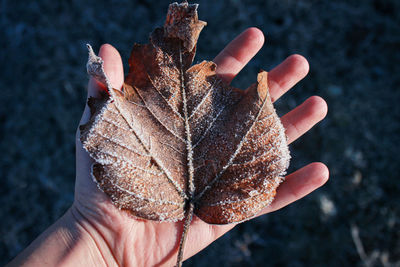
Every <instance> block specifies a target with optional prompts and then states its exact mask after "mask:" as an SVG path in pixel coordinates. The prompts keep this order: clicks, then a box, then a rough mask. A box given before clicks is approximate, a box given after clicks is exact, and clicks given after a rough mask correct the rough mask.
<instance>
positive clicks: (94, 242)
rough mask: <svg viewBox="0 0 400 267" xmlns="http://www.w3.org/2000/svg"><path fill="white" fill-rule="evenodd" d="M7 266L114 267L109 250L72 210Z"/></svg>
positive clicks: (76, 212) (87, 223) (81, 217)
mask: <svg viewBox="0 0 400 267" xmlns="http://www.w3.org/2000/svg"><path fill="white" fill-rule="evenodd" d="M8 266H117V264H116V262H115V260H114V257H113V255H112V253H111V250H110V249H109V248H108V246H107V244H106V243H105V242H104V240H102V237H101V236H100V235H99V234H98V233H96V230H95V229H93V227H91V225H90V223H89V222H87V221H86V220H85V218H84V217H83V216H81V215H80V214H79V211H78V210H77V209H76V208H75V207H74V206H72V207H71V208H70V209H69V210H68V211H67V212H66V213H65V214H64V215H63V216H62V217H61V218H60V219H59V220H57V221H56V222H55V223H54V224H53V225H52V226H50V227H49V228H48V229H47V230H46V231H45V232H43V233H42V234H41V235H40V236H39V237H38V238H37V239H36V240H34V241H33V242H32V243H31V244H30V245H29V246H28V247H27V248H26V249H25V250H24V251H23V252H21V253H20V254H19V255H18V256H17V257H16V258H15V259H14V260H13V261H12V262H10V263H9V265H8Z"/></svg>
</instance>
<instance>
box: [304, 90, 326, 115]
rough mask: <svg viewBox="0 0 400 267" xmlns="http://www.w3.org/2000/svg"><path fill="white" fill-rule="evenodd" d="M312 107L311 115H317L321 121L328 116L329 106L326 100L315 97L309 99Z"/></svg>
mask: <svg viewBox="0 0 400 267" xmlns="http://www.w3.org/2000/svg"><path fill="white" fill-rule="evenodd" d="M307 101H308V102H309V105H310V107H311V108H310V113H311V114H315V116H317V117H318V119H319V120H322V119H323V118H325V116H326V115H327V114H328V104H327V103H326V101H325V99H323V98H322V97H320V96H317V95H314V96H311V97H309V98H308V99H307Z"/></svg>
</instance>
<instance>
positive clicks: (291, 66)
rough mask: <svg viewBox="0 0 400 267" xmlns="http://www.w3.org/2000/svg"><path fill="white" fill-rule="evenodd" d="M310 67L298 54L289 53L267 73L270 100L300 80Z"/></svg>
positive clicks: (276, 97)
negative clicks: (289, 54)
mask: <svg viewBox="0 0 400 267" xmlns="http://www.w3.org/2000/svg"><path fill="white" fill-rule="evenodd" d="M309 69H310V67H309V65H308V62H307V60H306V59H305V58H304V57H303V56H300V55H291V56H290V57H288V58H287V59H285V60H284V61H283V62H282V63H281V64H279V65H278V66H277V67H275V68H274V69H272V70H271V71H270V72H269V73H268V87H269V92H270V95H271V100H272V102H274V101H276V100H277V99H278V98H279V97H281V96H282V95H283V94H284V93H285V92H287V91H288V90H289V89H290V88H292V87H293V86H294V85H295V84H296V83H298V82H299V81H300V80H302V79H303V78H304V77H305V76H306V75H307V73H308V71H309Z"/></svg>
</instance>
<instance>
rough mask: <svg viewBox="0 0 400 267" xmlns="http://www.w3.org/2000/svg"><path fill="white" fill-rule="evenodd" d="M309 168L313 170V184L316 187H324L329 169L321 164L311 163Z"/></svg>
mask: <svg viewBox="0 0 400 267" xmlns="http://www.w3.org/2000/svg"><path fill="white" fill-rule="evenodd" d="M309 166H310V168H312V169H313V173H314V175H313V176H314V177H315V181H314V182H315V183H316V184H318V186H322V185H324V184H325V183H326V182H327V181H328V179H329V169H328V167H327V166H326V165H325V164H324V163H322V162H313V163H311V164H310V165H309Z"/></svg>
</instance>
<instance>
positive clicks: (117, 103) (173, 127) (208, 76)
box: [81, 2, 290, 238]
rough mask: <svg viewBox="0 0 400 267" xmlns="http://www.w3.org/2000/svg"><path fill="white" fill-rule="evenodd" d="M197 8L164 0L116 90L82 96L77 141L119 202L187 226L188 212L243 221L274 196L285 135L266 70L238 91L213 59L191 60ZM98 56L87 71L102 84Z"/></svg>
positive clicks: (210, 219)
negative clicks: (84, 111)
mask: <svg viewBox="0 0 400 267" xmlns="http://www.w3.org/2000/svg"><path fill="white" fill-rule="evenodd" d="M196 9H197V5H190V4H188V3H187V2H184V3H181V4H177V3H173V4H171V5H170V7H169V11H168V15H167V19H166V22H165V25H164V27H163V28H157V29H155V30H154V31H153V33H152V34H151V35H150V40H149V43H148V44H135V45H134V46H133V49H132V53H131V56H130V59H129V65H130V70H129V73H128V75H127V77H126V78H125V83H124V85H123V87H122V89H121V90H116V89H112V88H109V89H108V91H109V92H108V94H103V95H102V97H100V98H90V99H89V103H88V104H89V107H90V109H91V118H90V121H89V122H88V123H87V124H85V125H82V126H81V140H82V143H83V146H84V148H85V149H86V150H87V151H88V153H89V154H90V156H91V157H92V158H93V159H94V160H95V163H94V165H93V167H92V175H93V178H94V181H95V182H96V183H97V184H98V186H99V188H100V189H101V190H103V191H104V192H105V193H106V194H107V195H108V196H110V198H111V200H112V202H113V203H114V204H115V205H116V206H117V207H118V208H120V209H123V210H125V211H128V212H130V213H131V214H133V215H134V216H137V217H140V218H144V219H149V220H156V221H174V222H175V221H179V220H182V219H184V218H186V220H185V222H186V223H185V225H189V223H190V220H191V216H192V214H193V213H194V214H195V215H197V216H198V217H199V218H200V219H202V220H203V221H205V222H207V223H211V224H227V223H235V222H241V221H244V220H247V219H249V218H251V217H253V216H255V215H256V214H257V213H258V212H259V211H260V210H261V209H262V208H264V207H265V206H267V205H268V204H269V203H271V201H272V200H273V198H274V195H275V191H276V188H277V187H278V185H279V184H280V183H281V182H282V180H283V175H284V174H285V171H286V169H287V167H288V164H289V158H290V156H289V151H288V148H287V140H286V136H285V133H284V129H283V126H282V124H281V122H280V120H279V118H278V116H277V114H276V112H275V110H274V107H273V105H272V103H271V99H270V96H269V92H268V81H267V79H268V74H267V72H265V71H261V72H260V73H259V74H258V77H257V82H256V83H255V84H253V85H251V86H250V87H249V88H248V89H247V90H245V91H242V90H239V89H237V88H234V87H232V86H230V85H228V84H227V83H225V82H224V81H223V80H221V78H220V77H219V76H218V75H216V67H217V66H216V65H215V63H213V62H211V61H203V62H201V63H199V64H196V65H194V66H191V64H192V61H193V57H194V55H195V50H196V42H197V39H198V37H199V34H200V31H201V29H202V28H203V27H204V25H205V24H206V23H205V22H202V21H199V20H198V18H197V11H196ZM93 64H96V65H93ZM102 64H103V62H102V61H101V60H99V59H98V58H96V56H95V55H93V53H92V51H91V50H90V58H89V62H88V70H89V72H90V73H89V74H90V75H92V76H93V77H95V78H96V79H98V80H99V81H100V82H103V83H107V84H106V86H107V87H109V84H108V79H107V77H106V75H105V73H104V70H103V67H102ZM184 237H185V235H184ZM184 237H183V238H184Z"/></svg>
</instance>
